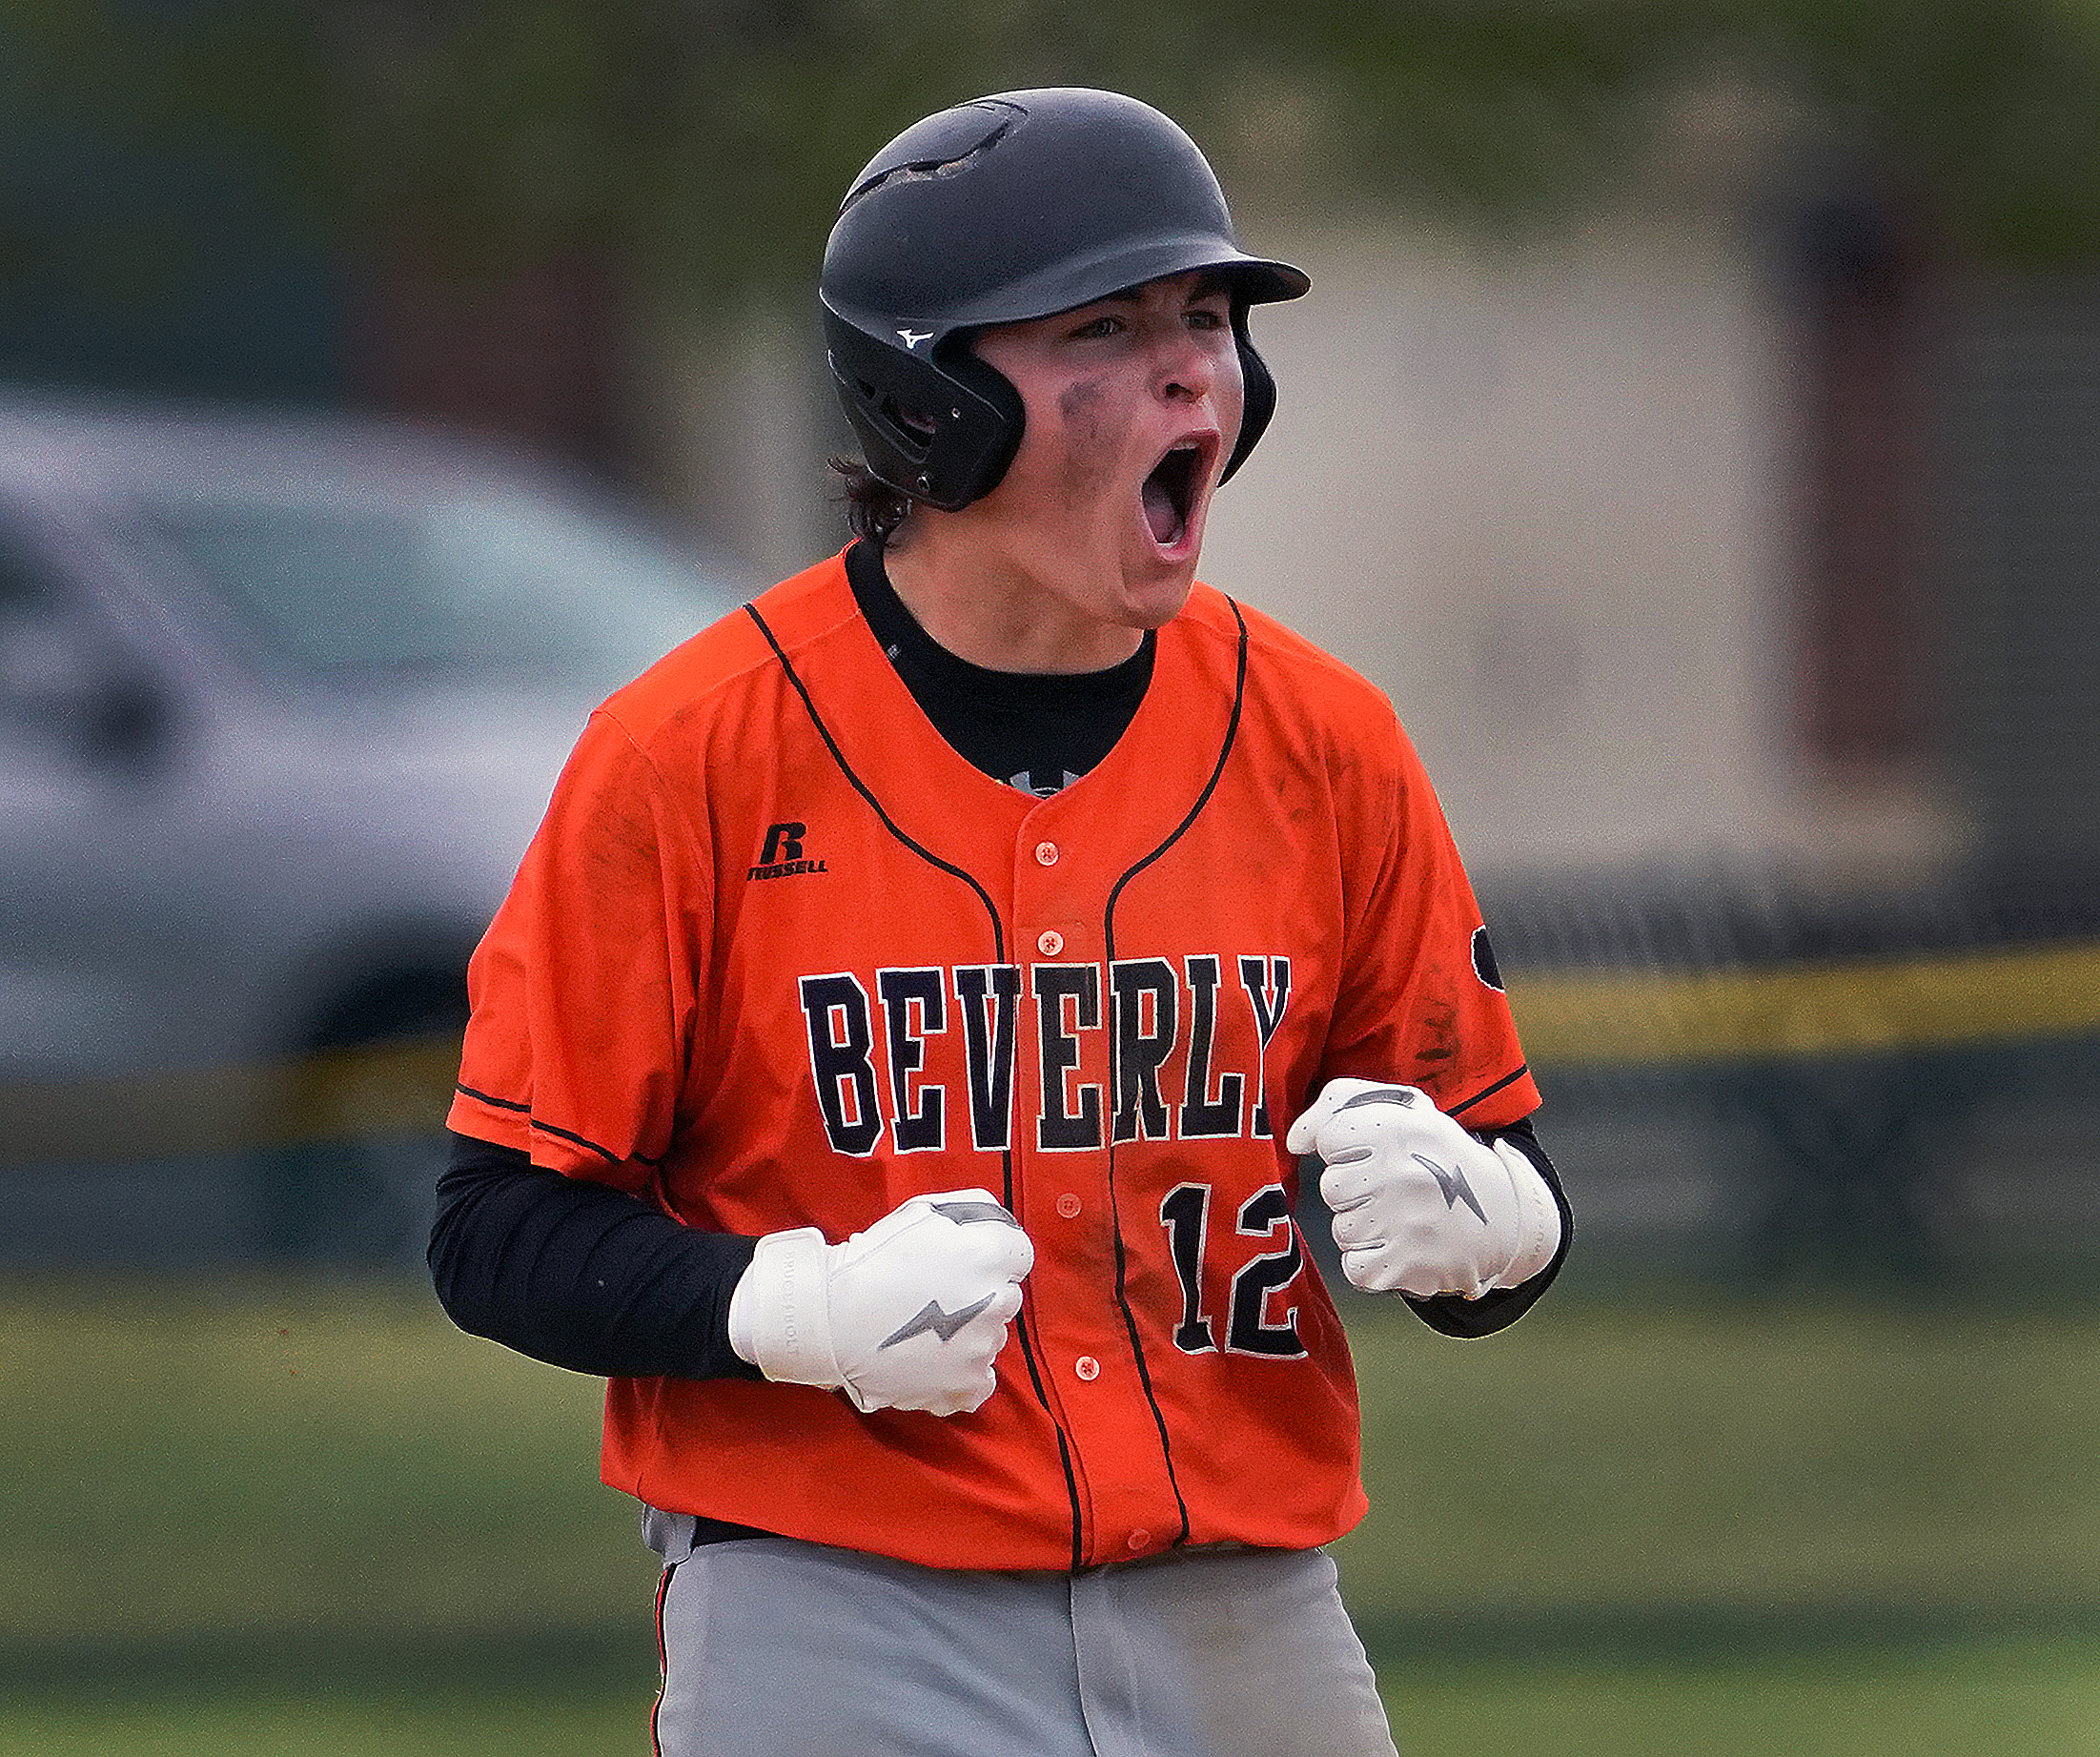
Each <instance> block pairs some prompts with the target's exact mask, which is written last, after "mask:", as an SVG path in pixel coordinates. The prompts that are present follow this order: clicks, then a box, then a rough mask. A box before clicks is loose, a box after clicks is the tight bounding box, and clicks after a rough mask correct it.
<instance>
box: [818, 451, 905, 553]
mask: <svg viewBox="0 0 2100 1757" xmlns="http://www.w3.org/2000/svg"><path fill="white" fill-rule="evenodd" d="M831 467H832V468H833V469H834V470H836V471H837V472H838V473H839V474H840V475H841V476H843V477H845V478H846V491H845V493H844V495H843V496H842V497H841V498H842V499H843V500H844V501H846V523H847V524H848V525H850V526H851V527H852V530H853V535H854V536H856V537H865V538H867V539H868V540H869V541H872V542H874V543H877V544H879V545H880V546H882V547H883V548H886V549H887V547H888V546H889V540H890V539H891V538H893V537H894V536H896V534H897V530H898V527H899V526H900V525H902V524H903V523H904V521H905V519H906V517H907V515H908V514H909V513H910V511H911V497H910V496H909V495H907V494H903V493H900V492H899V491H898V490H897V489H895V488H892V487H891V486H890V485H889V484H888V483H887V482H886V481H884V480H881V479H880V478H879V477H877V476H876V474H875V473H874V471H872V470H870V469H869V468H868V467H867V464H865V463H863V462H861V461H860V460H859V459H857V458H834V459H832V460H831Z"/></svg>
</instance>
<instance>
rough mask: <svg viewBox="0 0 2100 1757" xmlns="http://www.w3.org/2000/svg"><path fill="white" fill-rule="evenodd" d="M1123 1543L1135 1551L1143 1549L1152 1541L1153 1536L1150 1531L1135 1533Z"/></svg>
mask: <svg viewBox="0 0 2100 1757" xmlns="http://www.w3.org/2000/svg"><path fill="white" fill-rule="evenodd" d="M1123 1541H1124V1542H1125V1543H1127V1544H1129V1545H1130V1547H1131V1548H1132V1549H1133V1550H1136V1549H1143V1548H1144V1547H1145V1545H1146V1544H1148V1543H1150V1542H1152V1533H1151V1532H1149V1531H1133V1532H1132V1533H1131V1535H1130V1536H1129V1537H1127V1538H1125V1539H1124V1540H1123Z"/></svg>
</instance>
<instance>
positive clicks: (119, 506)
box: [0, 398, 744, 1264]
mask: <svg viewBox="0 0 2100 1757" xmlns="http://www.w3.org/2000/svg"><path fill="white" fill-rule="evenodd" d="M743 595H744V593H743V590H742V589H741V579H740V570H739V569H736V568H734V567H732V566H729V565H726V564H724V562H722V561H720V560H718V559H714V558H709V557H705V556H703V555H702V554H700V553H697V552H695V551H694V550H693V549H692V548H690V547H689V546H687V545H686V544H685V543H683V542H682V541H673V540H672V539H671V538H670V537H669V536H668V535H667V534H666V533H664V532H663V531H661V530H658V529H655V528H652V527H651V526H649V525H647V524H646V523H645V522H643V521H641V520H639V519H638V518H637V517H635V516H633V515H631V514H630V513H628V512H626V511H624V510H622V509H620V508H618V507H616V506H614V505H613V504H611V503H609V502H607V501H604V500H602V499H600V498H598V497H597V496H595V495H593V494H592V493H590V492H589V491H587V490H586V489H585V488H584V487H583V486H582V485H581V484H580V483H579V482H577V481H576V480H571V479H569V478H568V477H566V476H564V475H561V474H559V473H556V472H554V471H552V470H551V469H548V468H546V467H543V466H538V465H534V464H531V463H528V462H526V461H525V460H521V459H520V458H518V457H515V456H512V455H510V454H508V453H506V452H501V451H498V450H496V449H493V448H489V447H484V446H480V445H477V444H470V443H467V442H465V441H462V440H459V439H446V438H442V437H438V436H434V435H432V434H429V433H424V432H420V431H417V430H412V429H407V428H402V427H396V426H390V425H384V424H379V423H374V422H363V421H357V420H352V419H318V418H315V417H311V416H298V417H291V416H285V417H274V416H269V415H262V414H257V415H252V416H250V415H229V414H226V413H175V412H167V411H160V412H139V411H133V412H123V411H111V410H101V411H94V410H89V409H84V408H81V407H77V406H72V405H68V404H64V403H60V402H55V401H40V400H37V399H34V398H0V1122H4V1123H5V1124H6V1126H5V1127H4V1128H0V1264H5V1263H21V1262H24V1261H53V1260H59V1261H71V1262H90V1261H102V1262H112V1263H114V1262H131V1261H139V1262H145V1261H169V1260H173V1259H176V1258H180V1257H183V1256H199V1255H207V1256H209V1255H213V1254H218V1255H228V1254H230V1255H235V1256H238V1255H244V1254H249V1253H252V1252H253V1253H260V1254H263V1255H280V1256H281V1255H294V1256H324V1257H333V1258H338V1259H340V1258H357V1257H360V1256H372V1255H374V1254H375V1253H377V1254H381V1255H387V1254H398V1253H400V1252H404V1251H409V1250H412V1249H413V1240H414V1236H415V1234H416V1232H417V1230H418V1225H419V1216H420V1213H421V1209H420V1207H419V1206H418V1201H419V1198H420V1196H421V1195H422V1194H423V1193H424V1191H425V1190H426V1188H427V1184H428V1182H429V1179H430V1177H431V1175H433V1173H434V1169H435V1168H434V1166H433V1165H432V1163H431V1149H430V1132H431V1124H432V1120H433V1119H432V1117H431V1115H430V1112H431V1108H432V1106H433V1105H434V1104H435V1103H436V1102H437V1101H438V1099H441V1096H442V1089H441V1087H439V1088H438V1091H437V1093H436V1094H435V1096H434V1095H433V1093H432V1086H433V1082H434V1080H435V1079H436V1076H437V1073H438V1068H439V1066H440V1063H441V1062H442V1061H444V1060H446V1059H449V1057H450V1056H451V1055H452V1053H453V1048H454V1046H453V1043H452V1042H450V1041H448V1033H449V1034H452V1035H453V1036H456V1033H457V1030H458V1027H459V1022H460V1019H461V1015H462V1005H463V1002H462V985H461V975H462V971H463V968H464V964H465V960H466V957H467V954H468V952H469V951H470V950H471V949H472V948H473V946H474V944H475V942H476V940H477V939H478V938H479V935H480V932H481V930H482V929H483V927H484V926H485V925H486V923H487V920H488V917H489V914H490V912H491V911H492V910H493V909H494V908H495V906H496V904H497V903H498V901H499V900H500V897H501V895H502V892H503V889H504V888H505V887H506V886H507V884H508V882H509V880H510V876H511V874H512V872H513V870H514V869H515V868H516V865H517V861H518V858H519V856H520V853H521V852H522V850H523V848H524V845H525V842H526V840H527V838H528V837H529V835H530V834H531V831H532V828H533V826H534V825H535V823H536V822H537V821H538V818H539V815H540V811H541V809H542V808H543V807H544V805H545V802H546V797H547V793H548V789H549V787H551V785H552V783H553V779H554V776H555V774H556V772H557V770H558V768H559V766H560V765H561V759H562V757H563V755H564V754H565V753H566V751H567V749H568V747H569V746H570V744H571V743H572V742H573V740H574V739H575V737H576V734H577V732H578V730H579V728H580V727H581V724H582V721H583V718H584V716H585V714H586V713H587V712H588V711H589V709H590V708H591V706H592V705H595V704H596V703H597V702H598V701H599V700H600V699H601V698H602V697H603V696H604V695H605V694H606V693H607V692H608V691H610V690H611V689H612V688H614V687H615V686H617V685H618V684H620V683H622V681H624V680H625V679H626V678H628V677H630V676H632V675H633V674H634V673H635V672H637V671H639V670H640V669H642V667H643V666H644V665H646V664H649V663H650V662H651V661H652V660H653V659H655V658H656V657H657V656H658V655H659V654H661V653H663V651H665V650H666V649H667V648H669V647H670V646H672V645H673V644H676V643H677V642H679V641H680V640H682V639H683V638H684V637H685V636H686V635H687V634H690V633H691V632H693V631H694V630H695V629H698V628H700V627H702V626H703V625H704V624H705V623H709V622H711V621H713V620H714V619H715V618H717V617H718V616H721V615H722V614H724V612H725V611H727V610H729V609H730V608H732V607H733V606H734V605H735V603H737V602H738V601H739V600H740V598H741V597H742V596H743ZM373 1046H379V1047H378V1048H374V1047H373ZM316 1052H319V1055H318V1059H316ZM448 1077H449V1076H448Z"/></svg>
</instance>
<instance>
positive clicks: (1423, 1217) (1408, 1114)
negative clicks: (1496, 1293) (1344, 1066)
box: [1284, 1080, 1560, 1299]
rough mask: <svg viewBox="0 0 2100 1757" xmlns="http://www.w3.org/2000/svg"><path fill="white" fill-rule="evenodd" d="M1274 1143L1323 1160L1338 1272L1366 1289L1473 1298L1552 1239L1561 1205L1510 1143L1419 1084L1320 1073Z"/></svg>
mask: <svg viewBox="0 0 2100 1757" xmlns="http://www.w3.org/2000/svg"><path fill="white" fill-rule="evenodd" d="M1284 1145H1285V1146H1286V1147H1288V1148H1289V1149H1290V1150H1291V1152H1293V1153H1295V1154H1309V1153H1316V1154H1319V1156H1320V1158H1321V1159H1323V1160H1324V1161H1325V1162H1326V1168H1327V1169H1326V1170H1325V1171H1323V1172H1322V1173H1321V1174H1320V1195H1321V1196H1322V1197H1324V1198H1325V1200H1326V1202H1327V1205H1328V1207H1330V1208H1331V1209H1333V1210H1334V1212H1335V1244H1336V1245H1338V1246H1339V1247H1340V1248H1341V1266H1342V1273H1343V1274H1344V1275H1346V1276H1347V1277H1349V1279H1350V1281H1351V1283H1352V1284H1354V1285H1355V1286H1357V1287H1360V1288H1362V1289H1363V1290H1364V1291H1365V1292H1366V1293H1374V1294H1383V1293H1392V1292H1395V1291H1397V1292H1399V1293H1403V1294H1413V1295H1415V1296H1416V1297H1417V1298H1425V1299H1426V1298H1428V1297H1430V1296H1432V1295H1434V1294H1460V1295H1463V1296H1464V1297H1466V1298H1468V1299H1478V1297H1480V1296H1481V1295H1482V1294H1484V1293H1486V1292H1487V1291H1488V1290H1489V1289H1490V1288H1495V1287H1515V1286H1517V1285H1518V1283H1519V1282H1521V1281H1526V1280H1529V1279H1530V1278H1531V1277H1533V1276H1535V1275H1537V1274H1538V1273H1539V1271H1540V1270H1541V1269H1543V1268H1544V1267H1545V1266H1546V1265H1547V1264H1548V1263H1550V1262H1551V1261H1553V1254H1554V1252H1555V1251H1557V1250H1559V1249H1560V1208H1559V1206H1558V1205H1557V1204H1556V1203H1555V1201H1554V1199H1553V1192H1552V1191H1551V1190H1549V1189H1548V1188H1547V1187H1546V1180H1545V1179H1544V1178H1543V1177H1541V1176H1540V1175H1539V1168H1538V1167H1537V1166H1535V1165H1534V1164H1532V1162H1531V1160H1530V1159H1529V1158H1528V1157H1527V1156H1526V1155H1525V1154H1524V1153H1523V1151H1522V1150H1521V1149H1520V1148H1518V1147H1515V1146H1512V1145H1511V1144H1510V1143H1508V1142H1507V1141H1498V1142H1497V1143H1496V1144H1495V1145H1494V1146H1493V1147H1488V1146H1486V1145H1484V1144H1483V1143H1481V1142H1480V1141H1478V1140H1476V1139H1475V1138H1474V1137H1473V1136H1472V1135H1470V1134H1467V1133H1466V1132H1465V1130H1464V1129H1462V1128H1461V1127H1459V1125H1458V1123H1456V1122H1454V1121H1453V1120H1452V1119H1451V1118H1450V1117H1449V1116H1446V1115H1445V1114H1444V1113H1443V1112H1441V1111H1439V1110H1438V1109H1437V1107H1436V1106H1435V1105H1434V1104H1432V1103H1431V1102H1430V1101H1429V1098H1428V1095H1427V1094H1426V1093H1423V1092H1422V1091H1421V1090H1420V1089H1419V1088H1418V1087H1414V1086H1382V1085H1379V1084H1378V1083H1377V1082H1376V1081H1374V1080H1330V1081H1329V1082H1328V1083H1327V1085H1326V1087H1325V1088H1324V1089H1323V1090H1322V1091H1321V1093H1320V1095H1319V1096H1318V1097H1317V1098H1315V1100H1314V1101H1313V1106H1312V1108H1311V1109H1310V1110H1308V1111H1307V1112H1306V1113H1305V1114H1304V1115H1302V1116H1300V1117H1299V1118H1298V1119H1297V1121H1295V1123H1293V1124H1292V1125H1291V1130H1290V1133H1289V1134H1287V1135H1286V1136H1285V1137H1284Z"/></svg>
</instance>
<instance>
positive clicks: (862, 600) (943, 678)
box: [846, 540, 1157, 796]
mask: <svg viewBox="0 0 2100 1757" xmlns="http://www.w3.org/2000/svg"><path fill="white" fill-rule="evenodd" d="M846 579H847V581H848V582H849V583H850V584H851V585H852V587H853V597H854V600H855V602H857V603H859V605H860V608H861V614H862V615H863V616H864V617H866V618H867V625H868V627H869V628H871V629H872V630H873V631H874V634H875V639H876V640H877V641H878V642H879V643H880V644H881V645H882V649H883V651H884V653H885V654H887V656H888V659H889V663H890V664H892V665H894V666H895V667H896V670H897V675H898V676H899V677H900V678H902V679H903V680H904V683H905V687H906V688H907V689H909V690H910V691H911V696H912V700H914V701H915V702H917V703H918V705H919V706H920V708H921V709H922V710H923V711H924V712H925V714H926V717H927V718H928V720H930V721H931V722H932V723H933V725H934V729H935V730H936V731H938V732H939V733H940V734H941V736H942V737H943V738H944V739H946V740H947V741H948V744H949V745H950V746H953V748H954V749H955V750H956V751H957V752H958V753H960V754H961V755H962V756H963V757H964V758H965V759H966V760H967V761H968V763H969V764H970V765H971V766H974V767H976V768H980V769H982V770H983V771H984V772H985V773H986V774H988V775H989V776H991V777H992V779H993V780H995V781H1003V782H1006V783H1007V784H1008V785H1009V786H1012V787H1020V788H1022V789H1023V790H1024V791H1026V792H1030V793H1035V794H1038V795H1042V796H1047V795H1049V794H1051V793H1054V792H1056V791H1057V790H1058V789H1059V788H1060V787H1067V786H1069V785H1070V783H1072V782H1074V781H1076V780H1078V779H1079V777H1080V776H1082V775H1084V774H1086V773H1087V772H1088V770H1090V769H1091V768H1092V767H1093V766H1095V765H1096V764H1097V763H1099V762H1100V761H1101V759H1102V758H1103V757H1105V756H1107V755H1108V754H1109V752H1110V751H1111V750H1112V749H1113V748H1114V747H1115V742H1116V740H1117V739H1119V738H1121V737H1122V736H1123V732H1124V728H1125V727H1127V726H1128V725H1130V724H1131V719H1132V716H1133V715H1134V714H1135V713H1136V712H1137V709H1138V705H1139V704H1140V703H1141V702H1143V701H1144V699H1145V690H1146V687H1147V685H1148V684H1150V683H1151V682H1152V655H1153V651H1154V648H1155V646H1156V644H1157V643H1156V641H1155V639H1154V637H1153V635H1152V631H1151V630H1149V629H1148V630H1147V631H1146V634H1145V637H1144V640H1143V642H1142V643H1141V644H1139V646H1138V649H1137V651H1136V652H1135V653H1133V654H1132V655H1131V657H1130V658H1129V659H1126V660H1125V661H1124V662H1123V663H1122V664H1116V665H1111V666H1110V667H1109V668H1108V669H1107V670H1105V671H1083V672H1079V673H1076V674H1068V673H1063V672H1037V671H992V670H988V669H987V668H986V667H985V666H983V665H976V664H970V663H969V661H968V660H967V659H960V658H958V657H957V656H956V655H955V654H953V653H951V652H949V651H948V649H947V648H946V647H945V646H943V645H941V644H940V643H939V642H937V641H935V640H934V639H933V637H932V636H931V635H929V634H928V633H927V632H926V630H925V629H923V628H921V627H920V626H919V623H918V622H917V620H916V619H915V618H914V617H913V616H912V614H911V612H910V611H909V610H907V608H906V607H905V603H904V601H903V600H902V599H901V598H899V597H898V596H897V592H896V588H895V587H894V586H892V585H891V584H890V583H889V576H888V573H887V570H886V569H885V568H884V566H883V558H882V551H881V549H880V548H878V547H877V546H876V545H875V544H873V543H871V542H868V541H865V540H864V541H860V542H856V543H855V544H854V545H853V546H852V547H851V548H850V549H848V550H847V551H846Z"/></svg>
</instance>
